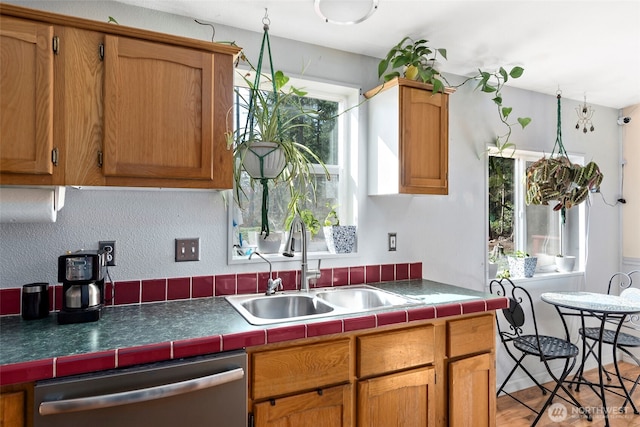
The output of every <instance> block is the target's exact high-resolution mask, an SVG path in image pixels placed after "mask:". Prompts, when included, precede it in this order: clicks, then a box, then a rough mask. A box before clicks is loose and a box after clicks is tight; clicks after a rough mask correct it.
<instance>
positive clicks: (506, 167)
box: [487, 151, 585, 272]
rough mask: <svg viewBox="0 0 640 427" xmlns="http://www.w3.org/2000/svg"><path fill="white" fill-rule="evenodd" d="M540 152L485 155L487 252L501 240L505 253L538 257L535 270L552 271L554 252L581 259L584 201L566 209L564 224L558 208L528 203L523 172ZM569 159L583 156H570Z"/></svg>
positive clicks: (580, 160) (575, 160) (553, 267)
mask: <svg viewBox="0 0 640 427" xmlns="http://www.w3.org/2000/svg"><path fill="white" fill-rule="evenodd" d="M540 157H542V153H533V152H524V151H518V152H516V153H514V155H513V156H512V157H502V156H500V155H497V154H495V155H494V154H490V155H489V157H488V168H489V176H488V220H489V224H488V228H489V233H488V237H489V241H488V246H487V249H488V251H489V253H491V251H492V250H493V248H494V246H496V245H498V244H500V245H502V246H503V247H504V252H505V253H506V254H508V253H510V252H515V251H522V252H525V253H528V254H529V255H531V256H536V257H538V263H537V267H536V272H552V271H555V256H556V255H558V254H560V253H562V254H563V255H573V256H576V257H577V259H578V260H580V259H583V248H584V239H583V236H584V234H585V233H584V230H585V227H584V223H585V221H584V216H585V214H584V204H581V205H579V206H578V207H574V208H572V209H568V210H567V211H566V219H565V223H564V226H563V225H562V218H561V215H560V211H555V210H553V202H551V203H550V204H549V206H544V205H527V204H526V203H525V201H524V197H525V179H524V177H525V175H526V170H527V168H528V167H529V166H530V165H531V164H532V163H533V162H535V161H536V160H538V159H539V158H540ZM570 158H571V161H572V162H575V163H580V164H582V163H583V159H582V158H579V157H576V156H570Z"/></svg>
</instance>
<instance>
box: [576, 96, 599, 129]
mask: <svg viewBox="0 0 640 427" xmlns="http://www.w3.org/2000/svg"><path fill="white" fill-rule="evenodd" d="M594 111H595V110H594V109H593V107H592V106H591V105H587V95H585V96H584V104H582V105H578V106H577V107H576V113H578V123H576V129H577V130H580V128H581V127H582V133H587V126H588V127H589V130H590V131H591V132H593V131H594V130H596V128H595V127H593V123H591V117H593V113H594Z"/></svg>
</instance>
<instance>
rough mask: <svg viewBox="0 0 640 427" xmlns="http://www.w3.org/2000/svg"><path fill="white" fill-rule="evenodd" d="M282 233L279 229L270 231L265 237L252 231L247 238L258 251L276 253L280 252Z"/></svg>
mask: <svg viewBox="0 0 640 427" xmlns="http://www.w3.org/2000/svg"><path fill="white" fill-rule="evenodd" d="M283 234H284V233H282V232H281V231H272V232H271V233H269V236H267V238H266V239H265V238H264V235H263V234H260V233H259V232H257V231H252V232H251V233H250V237H249V240H250V242H251V244H252V245H256V246H257V247H258V252H260V253H262V254H277V253H278V252H280V246H281V244H282V235H283Z"/></svg>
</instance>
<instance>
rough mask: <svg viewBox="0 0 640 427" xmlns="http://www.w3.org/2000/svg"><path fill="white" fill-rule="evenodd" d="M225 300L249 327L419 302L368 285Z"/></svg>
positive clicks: (254, 295)
mask: <svg viewBox="0 0 640 427" xmlns="http://www.w3.org/2000/svg"><path fill="white" fill-rule="evenodd" d="M226 300H227V301H229V303H230V304H231V305H232V306H233V308H235V309H236V310H237V311H238V313H240V314H241V315H242V316H243V317H244V318H245V319H246V320H247V321H248V322H249V323H251V324H252V325H269V324H273V323H281V322H291V321H296V320H304V319H314V318H318V317H327V316H337V315H344V314H353V313H359V312H366V311H371V310H377V309H383V308H392V307H403V306H410V305H416V304H420V303H421V302H420V301H418V300H414V299H411V298H407V297H404V296H401V295H398V294H395V293H393V292H389V291H385V290H382V289H378V288H375V287H373V286H369V285H356V286H341V287H335V288H317V289H311V290H310V291H309V292H300V291H285V292H279V293H277V294H275V295H265V294H251V295H232V296H227V297H226Z"/></svg>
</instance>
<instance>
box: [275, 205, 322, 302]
mask: <svg viewBox="0 0 640 427" xmlns="http://www.w3.org/2000/svg"><path fill="white" fill-rule="evenodd" d="M295 231H300V235H301V237H300V240H301V248H300V250H301V257H302V263H301V265H300V291H302V292H309V280H311V279H315V278H317V277H318V276H320V262H321V261H322V260H318V269H317V270H309V268H308V265H307V227H306V226H305V225H304V221H302V219H301V218H300V215H296V216H295V217H294V218H293V221H291V227H290V228H289V238H288V239H287V243H286V244H285V245H284V252H283V253H282V255H284V256H286V257H290V258H291V257H293V252H294V251H295V250H296V248H295V244H296V243H295V242H296V239H295V237H293V234H294V232H295ZM310 276H313V277H310Z"/></svg>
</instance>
